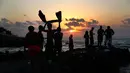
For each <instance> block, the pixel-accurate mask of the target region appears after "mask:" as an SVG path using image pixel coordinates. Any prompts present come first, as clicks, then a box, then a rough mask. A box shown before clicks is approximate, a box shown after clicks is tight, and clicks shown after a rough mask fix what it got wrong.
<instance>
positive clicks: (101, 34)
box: [97, 26, 104, 46]
mask: <svg viewBox="0 0 130 73" xmlns="http://www.w3.org/2000/svg"><path fill="white" fill-rule="evenodd" d="M97 34H98V36H97V38H98V46H101V45H102V42H103V35H104V30H103V29H102V26H100V28H99V29H98V31H97Z"/></svg>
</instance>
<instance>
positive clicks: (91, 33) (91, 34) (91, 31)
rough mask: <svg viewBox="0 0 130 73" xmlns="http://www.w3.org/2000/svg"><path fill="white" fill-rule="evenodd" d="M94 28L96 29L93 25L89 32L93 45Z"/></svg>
mask: <svg viewBox="0 0 130 73" xmlns="http://www.w3.org/2000/svg"><path fill="white" fill-rule="evenodd" d="M93 30H94V27H92V28H91V30H90V32H89V33H90V45H91V46H93V45H94V37H93V35H94V33H93Z"/></svg>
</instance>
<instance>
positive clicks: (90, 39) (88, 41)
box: [84, 26, 114, 48]
mask: <svg viewBox="0 0 130 73" xmlns="http://www.w3.org/2000/svg"><path fill="white" fill-rule="evenodd" d="M93 30H94V27H92V28H91V30H90V31H89V32H88V31H86V32H85V34H84V38H85V48H87V47H88V46H89V45H90V46H93V45H94V33H93ZM104 35H105V41H104V45H105V46H112V36H113V35H114V31H113V29H111V28H110V26H107V29H106V30H105V31H104V29H103V28H102V26H100V28H99V29H98V31H97V41H98V46H101V45H102V42H103V37H104Z"/></svg>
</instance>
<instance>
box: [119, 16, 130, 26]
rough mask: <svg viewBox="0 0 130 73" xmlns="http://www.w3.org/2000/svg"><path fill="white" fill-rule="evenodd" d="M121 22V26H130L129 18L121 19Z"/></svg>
mask: <svg viewBox="0 0 130 73" xmlns="http://www.w3.org/2000/svg"><path fill="white" fill-rule="evenodd" d="M121 22H122V23H123V24H122V25H121V27H130V18H126V19H124V20H122V21H121Z"/></svg>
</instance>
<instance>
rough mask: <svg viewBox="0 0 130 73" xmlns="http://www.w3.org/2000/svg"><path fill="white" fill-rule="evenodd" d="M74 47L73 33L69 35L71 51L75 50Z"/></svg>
mask: <svg viewBox="0 0 130 73" xmlns="http://www.w3.org/2000/svg"><path fill="white" fill-rule="evenodd" d="M73 49H74V44H73V35H72V34H71V35H70V36H69V50H70V51H73Z"/></svg>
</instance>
